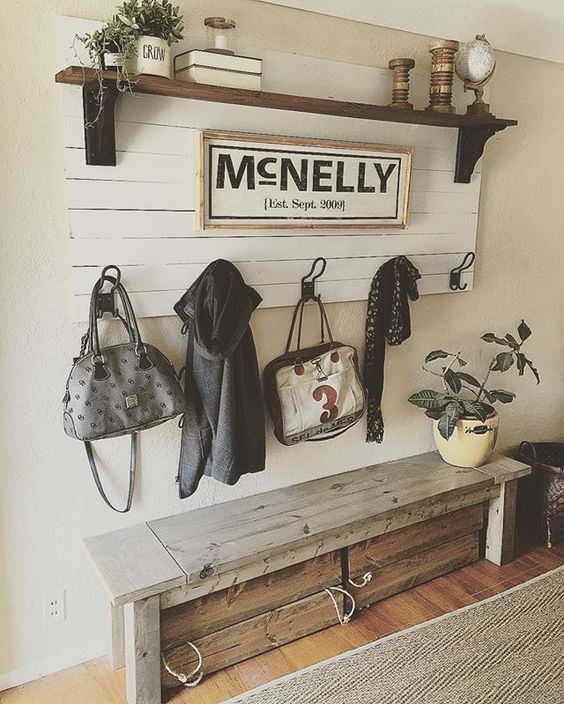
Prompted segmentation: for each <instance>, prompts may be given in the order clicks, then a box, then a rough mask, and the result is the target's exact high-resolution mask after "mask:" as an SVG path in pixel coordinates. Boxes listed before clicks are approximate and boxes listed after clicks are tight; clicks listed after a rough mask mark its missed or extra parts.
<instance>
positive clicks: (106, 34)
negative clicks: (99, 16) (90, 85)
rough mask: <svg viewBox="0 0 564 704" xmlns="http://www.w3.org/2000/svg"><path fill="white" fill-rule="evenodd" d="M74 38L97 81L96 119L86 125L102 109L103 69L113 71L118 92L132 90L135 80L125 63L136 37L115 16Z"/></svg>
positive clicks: (103, 90) (132, 55)
mask: <svg viewBox="0 0 564 704" xmlns="http://www.w3.org/2000/svg"><path fill="white" fill-rule="evenodd" d="M76 40H77V41H80V42H81V43H82V44H83V45H84V47H85V49H86V53H87V54H88V58H89V61H90V64H91V66H92V68H93V69H94V71H95V73H96V80H97V81H98V92H97V96H96V100H97V104H98V112H97V114H96V116H95V118H94V119H92V120H91V121H90V122H88V123H87V124H86V126H87V127H89V126H92V125H93V124H94V123H95V122H96V121H97V120H98V119H99V117H100V115H101V112H102V110H103V106H104V93H105V92H106V90H107V84H106V83H105V82H104V74H103V72H104V71H105V70H112V71H115V72H116V81H115V85H116V87H117V89H118V90H119V91H121V92H125V91H129V92H132V88H133V85H134V84H135V79H134V76H133V75H132V74H131V72H130V70H129V68H128V64H129V62H130V61H131V60H132V59H133V58H134V57H135V53H136V50H137V44H136V36H135V33H134V32H133V31H132V30H131V28H130V27H128V26H127V25H126V24H124V23H123V22H121V20H120V19H119V18H118V17H117V16H116V17H114V18H113V19H112V20H111V21H110V22H106V24H104V25H103V26H102V27H100V29H96V30H95V31H93V32H90V33H87V34H84V35H82V36H79V35H76Z"/></svg>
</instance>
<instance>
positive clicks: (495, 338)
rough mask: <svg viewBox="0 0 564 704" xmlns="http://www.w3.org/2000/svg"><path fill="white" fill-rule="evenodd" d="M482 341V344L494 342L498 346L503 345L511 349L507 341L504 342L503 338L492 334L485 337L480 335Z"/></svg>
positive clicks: (489, 333)
mask: <svg viewBox="0 0 564 704" xmlns="http://www.w3.org/2000/svg"><path fill="white" fill-rule="evenodd" d="M482 340H483V341H484V342H496V343H497V344H498V345H505V346H506V347H511V345H510V344H509V342H508V341H507V340H505V339H504V338H503V337H498V336H497V335H494V334H493V332H487V333H486V334H485V335H482Z"/></svg>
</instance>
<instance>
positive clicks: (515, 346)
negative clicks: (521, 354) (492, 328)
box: [505, 332, 519, 350]
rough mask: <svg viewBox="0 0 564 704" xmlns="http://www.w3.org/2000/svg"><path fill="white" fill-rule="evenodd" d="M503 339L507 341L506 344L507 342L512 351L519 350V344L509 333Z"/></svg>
mask: <svg viewBox="0 0 564 704" xmlns="http://www.w3.org/2000/svg"><path fill="white" fill-rule="evenodd" d="M505 339H506V340H507V342H509V344H510V345H511V347H513V349H514V350H518V349H519V343H518V342H517V340H516V339H515V338H514V337H513V335H512V334H511V333H509V332H508V333H507V335H506V336H505Z"/></svg>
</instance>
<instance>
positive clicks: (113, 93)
mask: <svg viewBox="0 0 564 704" xmlns="http://www.w3.org/2000/svg"><path fill="white" fill-rule="evenodd" d="M118 94H119V91H118V89H117V85H116V82H115V81H104V88H103V91H102V92H100V84H99V83H98V81H90V82H89V83H85V84H84V86H83V87H82V106H83V110H84V144H85V147H86V163H87V164H88V165H90V166H115V165H116V133H115V104H116V99H117V97H118Z"/></svg>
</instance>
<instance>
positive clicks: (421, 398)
mask: <svg viewBox="0 0 564 704" xmlns="http://www.w3.org/2000/svg"><path fill="white" fill-rule="evenodd" d="M408 401H409V403H412V404H413V405H414V406H419V408H442V407H443V406H444V405H445V403H446V401H447V399H446V398H445V396H444V395H443V394H440V393H438V392H437V391H433V389H423V391H418V392H417V393H415V394H412V395H411V396H410V397H409V399H408Z"/></svg>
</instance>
